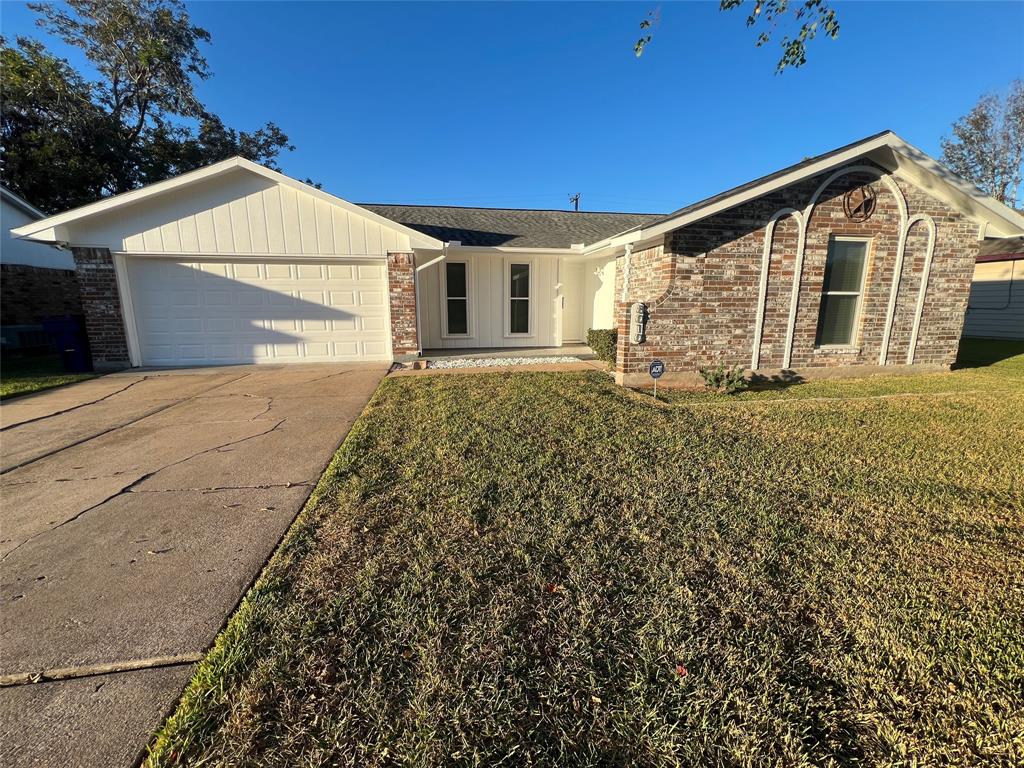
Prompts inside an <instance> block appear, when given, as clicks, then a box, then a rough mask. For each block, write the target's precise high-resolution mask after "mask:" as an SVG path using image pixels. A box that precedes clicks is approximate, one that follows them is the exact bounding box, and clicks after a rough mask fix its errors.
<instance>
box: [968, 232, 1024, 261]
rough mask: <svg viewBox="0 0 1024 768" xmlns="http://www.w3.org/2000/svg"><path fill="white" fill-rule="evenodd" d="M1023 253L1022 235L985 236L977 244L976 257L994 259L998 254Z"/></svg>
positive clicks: (1015, 254) (1012, 254) (1013, 254)
mask: <svg viewBox="0 0 1024 768" xmlns="http://www.w3.org/2000/svg"><path fill="white" fill-rule="evenodd" d="M1021 254H1024V237H986V238H985V239H984V240H982V241H981V244H980V245H979V246H978V258H979V259H982V258H987V259H989V260H990V261H995V260H997V258H998V257H999V256H1007V257H1008V256H1019V255H1021Z"/></svg>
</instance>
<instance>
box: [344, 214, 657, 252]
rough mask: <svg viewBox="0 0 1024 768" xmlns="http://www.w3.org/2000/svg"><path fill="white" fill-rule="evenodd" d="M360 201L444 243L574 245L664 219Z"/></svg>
mask: <svg viewBox="0 0 1024 768" xmlns="http://www.w3.org/2000/svg"><path fill="white" fill-rule="evenodd" d="M360 206H361V207H362V208H365V209H367V210H370V211H373V212H375V213H378V214H380V215H381V216H384V217H385V218H388V219H390V220H391V221H397V222H400V223H401V224H404V225H405V226H407V227H411V228H412V229H416V230H419V231H420V232H423V233H424V234H426V235H429V236H430V237H434V238H437V239H438V240H441V241H444V242H452V241H459V242H461V243H462V245H464V246H467V245H468V246H485V247H496V246H505V247H516V248H569V247H570V246H572V245H573V244H579V243H588V244H589V243H595V242H597V241H598V240H603V239H605V238H606V237H610V236H611V235H614V234H617V233H619V232H622V231H623V230H626V229H630V228H632V227H635V226H637V225H641V224H645V223H650V222H653V221H656V220H658V219H660V218H662V214H651V213H609V212H591V211H557V210H528V209H521V208H464V207H459V206H442V205H383V204H380V203H360Z"/></svg>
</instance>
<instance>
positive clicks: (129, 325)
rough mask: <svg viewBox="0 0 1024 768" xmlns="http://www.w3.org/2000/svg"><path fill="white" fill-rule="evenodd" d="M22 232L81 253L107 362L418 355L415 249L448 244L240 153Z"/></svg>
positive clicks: (79, 267) (83, 290)
mask: <svg viewBox="0 0 1024 768" xmlns="http://www.w3.org/2000/svg"><path fill="white" fill-rule="evenodd" d="M17 234H18V236H20V237H26V238H28V239H32V240H36V241H42V242H49V243H54V244H57V245H59V246H61V247H70V249H71V250H72V251H73V253H74V258H75V264H76V272H77V277H78V284H79V289H80V294H81V297H82V306H83V308H84V310H85V315H86V325H87V329H88V333H89V340H90V344H91V346H92V356H93V361H94V363H95V364H96V365H97V367H100V368H116V367H124V366H125V365H133V366H139V365H144V366H195V365H223V364H232V363H292V362H311V363H312V362H331V361H345V362H350V361H381V360H385V361H386V360H393V359H394V357H395V356H396V355H405V354H410V353H413V354H414V353H415V352H416V351H417V349H418V341H417V337H416V316H415V312H416V305H415V300H414V296H415V290H416V289H415V275H414V269H415V266H414V256H413V254H414V253H415V252H418V251H423V252H426V253H433V252H437V253H440V252H441V249H442V248H443V243H442V242H441V241H439V240H437V239H435V238H433V237H430V236H428V235H425V234H423V233H422V232H419V231H417V230H415V229H412V228H410V227H407V226H405V225H403V224H399V223H398V222H395V221H392V220H390V219H388V218H385V217H384V216H382V215H380V214H378V213H375V212H373V211H370V210H367V209H365V208H363V207H361V206H358V205H354V204H352V203H349V202H348V201H346V200H342V199H341V198H338V197H335V196H333V195H329V194H327V193H326V192H323V191H322V190H319V189H316V188H315V187H312V186H310V185H308V184H303V183H302V182H299V181H296V180H295V179H290V178H288V177H287V176H283V175H282V174H280V173H277V172H275V171H271V170H268V169H267V168H263V167H262V166H259V165H256V164H255V163H251V162H249V161H247V160H244V159H242V158H232V159H230V160H225V161H224V162H222V163H217V164H216V165H212V166H209V167H208V168H202V169H200V170H197V171H193V172H191V173H186V174H184V175H182V176H178V177H175V178H173V179H168V180H167V181H163V182H160V183H158V184H153V185H151V186H148V187H143V188H141V189H137V190H135V191H132V192H126V193H125V194H122V195H117V196H115V197H112V198H108V199H106V200H101V201H99V202H97V203H93V204H91V205H87V206H83V207H82V208H77V209H75V210H72V211H68V212H66V213H62V214H58V215H56V216H51V217H49V218H47V219H43V220H40V221H38V222H33V223H32V224H31V225H29V226H26V227H22V228H20V229H19V230H18V232H17Z"/></svg>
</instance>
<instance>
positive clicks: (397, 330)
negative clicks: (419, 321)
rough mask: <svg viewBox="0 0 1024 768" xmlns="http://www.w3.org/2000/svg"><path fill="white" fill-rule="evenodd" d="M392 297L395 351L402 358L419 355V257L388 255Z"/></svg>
mask: <svg viewBox="0 0 1024 768" xmlns="http://www.w3.org/2000/svg"><path fill="white" fill-rule="evenodd" d="M388 298H389V300H390V302H391V352H392V354H393V355H394V356H395V357H396V358H398V357H400V356H403V355H404V356H408V355H416V354H417V353H418V352H419V339H418V337H417V334H416V256H415V254H412V253H389V254H388Z"/></svg>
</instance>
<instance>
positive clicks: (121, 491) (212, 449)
mask: <svg viewBox="0 0 1024 768" xmlns="http://www.w3.org/2000/svg"><path fill="white" fill-rule="evenodd" d="M285 421H287V419H281V420H280V421H278V422H277V423H275V424H274V426H272V427H271V428H270V429H265V430H263V431H262V432H257V433H256V434H255V435H248V436H246V437H243V438H239V439H237V440H229V441H227V442H226V443H221V444H220V445H215V446H212V447H210V448H204V449H203V450H201V451H196V452H195V453H192V454H189V455H188V456H186V457H184V458H182V459H178V460H177V461H172V462H171V463H170V464H165V465H163V466H162V467H158V468H157V469H154V470H152V471H150V472H146V473H145V474H143V475H141V476H140V477H137V478H136V479H135V480H132V481H131V482H130V483H128V484H126V485H124V486H123V487H121V488H120V489H118V490H117V491H115V492H114V493H112V494H110V495H109V496H107V497H106V498H104V499H102V500H100V501H98V502H96V503H95V504H92V505H90V506H88V507H86V508H85V509H83V510H81V511H79V512H76V513H75V514H74V515H72V516H71V517H69V518H67V519H66V520H62V521H61V522H59V523H57V525H55V526H53V527H52V528H44V529H43V530H41V531H39V532H37V533H34V534H32V535H31V536H29V537H28V538H27V539H25V540H24V541H22V542H21V543H19V544H18V545H17V546H15V547H13V548H12V549H11V550H10V551H9V552H7V554H5V555H4V556H3V557H0V563H3V562H5V561H6V560H7V558H9V557H10V556H11V555H13V554H14V553H15V552H17V551H18V550H19V549H21V548H22V547H23V546H25V545H26V544H28V543H29V542H30V541H35V540H36V539H37V538H39V537H40V536H43V535H44V534H47V533H50V532H51V531H55V530H57V529H58V528H63V527H64V526H65V525H67V524H68V523H73V522H75V521H76V520H78V519H79V518H80V517H82V515H85V514H86V513H88V512H92V511H93V510H94V509H97V508H98V507H102V506H103V505H104V504H106V503H107V502H109V501H113V500H114V499H116V498H117V497H118V496H121V495H123V494H125V493H135V492H136V491H134V488H135V486H137V485H138V484H139V483H144V482H145V481H146V480H149V479H150V478H152V477H153V476H154V475H157V474H159V473H160V472H163V471H164V470H165V469H170V468H171V467H176V466H178V465H179V464H184V463H185V462H186V461H190V460H191V459H194V458H196V457H197V456H202V455H203V454H206V453H213V452H215V451H221V450H223V449H224V448H229V447H231V446H234V445H239V444H241V443H244V442H246V441H247V440H252V439H254V438H257V437H263V436H264V435H269V434H270V433H271V432H274V431H276V430H277V429H278V428H279V427H280V426H281V425H282V424H284V423H285Z"/></svg>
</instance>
